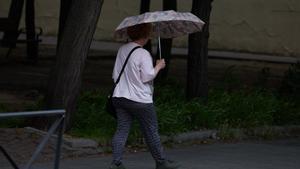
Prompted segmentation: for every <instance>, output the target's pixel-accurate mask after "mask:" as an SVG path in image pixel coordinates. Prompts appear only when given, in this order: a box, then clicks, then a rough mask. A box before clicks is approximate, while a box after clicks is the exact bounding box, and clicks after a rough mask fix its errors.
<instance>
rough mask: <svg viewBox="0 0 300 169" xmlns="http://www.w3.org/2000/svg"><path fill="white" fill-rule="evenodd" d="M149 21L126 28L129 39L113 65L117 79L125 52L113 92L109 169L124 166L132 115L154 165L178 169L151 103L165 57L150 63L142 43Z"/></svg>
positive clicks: (144, 42) (147, 31)
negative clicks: (168, 153)
mask: <svg viewBox="0 0 300 169" xmlns="http://www.w3.org/2000/svg"><path fill="white" fill-rule="evenodd" d="M151 30H152V25H151V24H139V25H135V26H132V27H129V28H128V29H127V34H128V36H129V37H130V39H131V40H132V41H131V42H129V43H127V44H125V45H123V46H121V47H120V49H119V51H118V54H117V58H116V61H115V65H114V69H113V79H114V81H115V82H116V81H117V79H118V77H119V75H120V72H121V69H122V67H123V64H124V63H125V60H126V58H127V56H128V55H130V56H129V59H128V62H127V64H126V65H125V69H124V72H123V73H122V74H121V78H120V81H119V83H118V84H117V85H116V87H115V90H114V93H113V104H114V107H115V108H116V111H117V130H116V132H115V135H114V137H113V141H112V148H113V162H112V164H111V166H110V169H125V167H124V165H123V164H122V155H123V151H124V148H125V144H126V141H127V137H128V134H129V131H130V126H131V123H132V121H133V118H136V119H137V120H138V122H139V125H140V129H141V131H142V133H143V135H144V137H145V139H146V143H147V145H148V148H149V150H150V152H151V155H152V157H153V159H154V160H155V162H156V169H177V168H178V164H177V163H175V162H172V161H169V160H167V159H166V157H165V154H164V152H163V148H162V145H161V141H160V137H159V133H158V122H157V116H156V112H155V107H154V104H153V80H154V78H155V77H156V75H157V74H158V72H159V71H160V70H161V69H163V68H164V67H165V61H164V59H160V60H157V61H156V64H155V66H153V62H152V57H151V55H150V53H149V52H148V51H147V50H145V49H143V48H142V47H143V46H144V45H145V44H146V43H147V42H148V40H149V37H150V32H151Z"/></svg>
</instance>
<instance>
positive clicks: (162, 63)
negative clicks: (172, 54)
mask: <svg viewBox="0 0 300 169" xmlns="http://www.w3.org/2000/svg"><path fill="white" fill-rule="evenodd" d="M155 67H158V69H159V70H160V69H163V68H165V67H166V62H165V59H159V60H156V66H155Z"/></svg>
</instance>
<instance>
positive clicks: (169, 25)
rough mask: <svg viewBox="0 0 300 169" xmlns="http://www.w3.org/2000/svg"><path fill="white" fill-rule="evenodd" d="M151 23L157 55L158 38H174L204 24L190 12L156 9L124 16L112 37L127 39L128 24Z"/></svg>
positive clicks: (191, 31) (197, 30)
mask: <svg viewBox="0 0 300 169" xmlns="http://www.w3.org/2000/svg"><path fill="white" fill-rule="evenodd" d="M142 23H152V25H153V30H152V37H158V46H159V54H160V55H159V56H160V57H161V45H160V38H175V37H179V36H182V35H186V34H190V33H195V32H199V31H201V30H202V27H203V25H204V24H205V23H204V22H203V21H202V20H201V19H199V18H198V17H197V16H195V15H194V14H192V13H190V12H175V11H173V10H169V11H156V12H146V13H144V14H141V15H136V16H130V17H127V18H125V19H124V20H123V21H122V22H121V23H120V25H119V26H118V27H117V28H116V30H115V33H114V37H115V38H116V39H117V40H127V39H128V38H129V37H128V35H127V28H128V27H130V26H134V25H138V24H142Z"/></svg>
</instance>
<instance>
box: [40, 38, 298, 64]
mask: <svg viewBox="0 0 300 169" xmlns="http://www.w3.org/2000/svg"><path fill="white" fill-rule="evenodd" d="M41 39H42V42H41V44H44V45H56V42H57V39H56V37H45V36H42V37H41ZM121 45H122V43H118V42H106V41H93V42H92V44H91V49H94V50H99V51H105V52H113V53H116V51H117V49H118V48H119V47H120V46H121ZM152 51H153V52H156V51H157V50H156V48H155V46H153V49H152ZM171 53H172V54H173V55H177V56H178V55H180V56H183V55H187V53H188V51H187V48H176V47H173V48H172V51H171ZM208 57H209V58H211V59H231V60H244V61H265V62H271V63H284V64H291V63H297V61H300V60H299V58H298V59H297V58H294V57H288V56H274V55H264V54H253V53H240V52H229V51H215V50H209V51H208Z"/></svg>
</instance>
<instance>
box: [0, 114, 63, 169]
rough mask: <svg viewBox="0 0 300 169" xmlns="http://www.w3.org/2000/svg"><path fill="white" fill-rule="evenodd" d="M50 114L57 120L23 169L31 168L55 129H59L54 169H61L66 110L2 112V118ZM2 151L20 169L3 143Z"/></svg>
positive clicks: (15, 167)
mask: <svg viewBox="0 0 300 169" xmlns="http://www.w3.org/2000/svg"><path fill="white" fill-rule="evenodd" d="M49 116H52V117H56V121H55V122H54V123H53V124H52V125H51V127H50V129H49V130H48V132H47V134H46V135H45V136H44V137H43V139H42V141H41V142H40V143H39V145H38V146H37V148H36V149H35V151H34V153H33V155H32V156H31V158H30V160H29V161H28V162H27V164H26V165H25V166H24V168H23V169H30V168H31V166H32V164H33V162H34V161H35V160H36V158H37V157H38V155H39V154H40V153H41V151H42V150H43V148H44V147H45V145H46V144H47V142H48V141H49V139H50V137H51V135H53V134H54V133H55V131H57V141H56V150H55V157H54V169H59V162H60V154H61V144H62V139H63V128H64V123H65V110H47V111H32V112H11V113H0V120H2V119H7V118H21V117H26V118H27V117H49ZM0 151H1V152H2V153H3V154H4V156H5V157H6V159H7V160H8V161H9V163H10V164H11V165H12V167H13V168H14V169H20V168H19V167H18V165H17V164H16V163H15V162H14V160H13V159H12V158H11V157H10V156H9V154H8V153H7V152H6V151H5V149H4V148H3V147H2V146H1V145H0Z"/></svg>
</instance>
